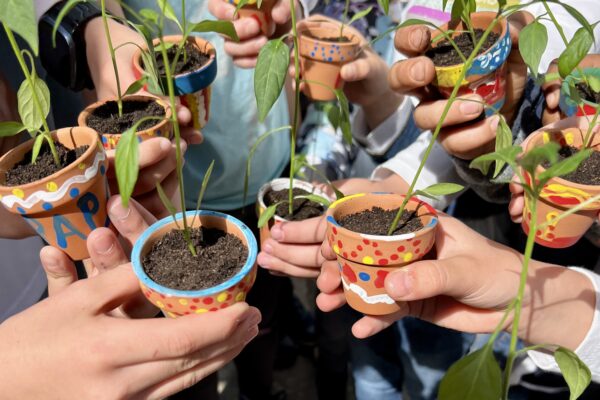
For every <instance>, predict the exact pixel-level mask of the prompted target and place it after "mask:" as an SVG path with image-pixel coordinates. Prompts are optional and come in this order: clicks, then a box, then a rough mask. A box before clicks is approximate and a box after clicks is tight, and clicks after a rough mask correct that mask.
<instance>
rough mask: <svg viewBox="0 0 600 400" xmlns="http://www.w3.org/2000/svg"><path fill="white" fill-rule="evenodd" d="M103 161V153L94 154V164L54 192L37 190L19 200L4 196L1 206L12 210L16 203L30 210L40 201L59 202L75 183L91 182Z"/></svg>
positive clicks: (11, 196) (104, 157) (12, 196)
mask: <svg viewBox="0 0 600 400" xmlns="http://www.w3.org/2000/svg"><path fill="white" fill-rule="evenodd" d="M105 159H106V155H105V154H104V152H103V151H102V152H98V153H96V157H95V158H94V163H93V164H92V165H91V166H90V167H89V168H88V169H86V170H85V172H84V173H83V175H76V176H73V177H71V178H69V179H67V180H66V181H65V183H63V184H62V186H61V187H60V188H59V189H58V190H56V191H55V192H46V191H44V190H39V191H37V192H34V193H33V194H32V195H31V196H29V197H28V198H27V199H20V198H18V197H17V196H14V195H10V196H4V197H3V198H2V200H1V201H2V204H4V205H5V206H6V207H9V208H12V207H13V206H14V204H15V203H17V204H18V205H20V206H21V207H23V208H25V209H30V208H31V207H33V206H34V205H35V204H37V203H38V202H40V201H43V202H46V203H52V202H55V201H57V200H60V199H62V198H63V197H64V196H65V195H66V194H67V192H68V191H69V189H70V188H71V186H73V185H75V184H77V183H79V184H81V183H86V182H88V181H90V180H92V179H93V178H94V177H95V176H96V175H97V174H98V168H99V167H100V163H101V162H102V161H104V160H105Z"/></svg>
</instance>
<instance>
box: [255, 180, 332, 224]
mask: <svg viewBox="0 0 600 400" xmlns="http://www.w3.org/2000/svg"><path fill="white" fill-rule="evenodd" d="M292 192H293V194H294V197H296V196H302V195H306V194H310V193H309V192H307V191H306V190H304V189H300V188H294V189H293V191H292ZM287 200H288V189H282V190H275V191H270V192H267V193H266V194H265V198H264V202H265V205H266V206H267V207H269V206H271V205H272V204H275V203H277V202H280V201H282V203H281V204H279V205H278V206H277V209H276V210H275V213H276V214H277V215H278V216H280V217H281V218H283V219H286V220H288V221H303V220H305V219H309V218H313V217H318V216H319V215H322V214H323V213H324V212H325V207H323V205H322V204H319V203H316V202H314V201H310V200H308V199H294V201H293V210H294V212H293V214H292V215H290V214H289V207H288V205H289V204H290V203H289V201H287Z"/></svg>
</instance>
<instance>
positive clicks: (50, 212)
mask: <svg viewBox="0 0 600 400" xmlns="http://www.w3.org/2000/svg"><path fill="white" fill-rule="evenodd" d="M52 137H53V138H54V140H55V141H57V142H59V143H61V144H62V145H63V146H65V147H67V148H69V149H74V148H77V147H80V146H85V145H88V146H89V148H88V149H87V151H86V152H85V153H84V154H83V155H82V156H81V157H79V158H78V159H77V160H75V162H73V163H71V164H69V165H68V166H66V167H64V168H63V169H61V170H60V171H58V172H56V173H55V174H52V175H50V176H48V177H46V178H44V179H40V180H38V181H35V182H31V183H28V184H26V185H19V186H5V185H4V182H5V179H6V171H8V170H10V169H11V168H12V167H13V166H14V165H15V164H17V163H18V162H20V161H21V160H23V157H24V156H25V154H26V153H27V152H28V151H30V150H31V148H32V147H33V142H34V140H33V139H32V140H29V141H27V142H25V143H23V144H21V145H20V146H17V147H15V148H14V149H12V150H11V151H9V152H8V153H6V154H5V155H4V156H3V157H2V158H0V202H1V203H2V205H4V207H6V209H8V210H9V211H10V212H11V213H13V214H19V215H21V216H22V217H23V218H25V220H26V221H27V222H28V223H29V225H31V226H32V227H33V228H34V229H35V230H36V232H37V233H38V234H39V235H40V236H41V237H42V238H43V239H44V240H45V241H46V242H48V243H49V244H50V245H52V246H54V247H57V248H59V249H61V250H63V251H64V252H65V253H67V254H68V255H69V257H71V258H72V259H73V260H83V259H86V258H89V254H88V251H87V246H86V240H87V237H88V235H89V234H90V233H91V232H92V231H93V230H94V229H96V228H98V227H103V226H109V224H110V221H109V219H108V217H107V214H106V200H107V198H108V196H109V192H108V182H107V181H106V169H107V168H108V159H107V158H106V153H105V152H104V148H103V147H102V144H101V143H100V137H99V136H98V134H97V133H96V131H94V130H93V129H90V128H83V127H75V128H62V129H59V130H57V131H54V132H52Z"/></svg>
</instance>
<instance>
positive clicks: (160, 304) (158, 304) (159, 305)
mask: <svg viewBox="0 0 600 400" xmlns="http://www.w3.org/2000/svg"><path fill="white" fill-rule="evenodd" d="M156 305H157V306H158V308H165V304H164V303H163V302H162V301H160V300H158V301H157V302H156Z"/></svg>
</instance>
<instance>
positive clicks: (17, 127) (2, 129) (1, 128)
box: [0, 121, 25, 137]
mask: <svg viewBox="0 0 600 400" xmlns="http://www.w3.org/2000/svg"><path fill="white" fill-rule="evenodd" d="M24 130H25V126H23V124H22V123H20V122H15V121H6V122H0V137H9V136H15V135H16V134H18V133H19V132H22V131H24Z"/></svg>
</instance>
